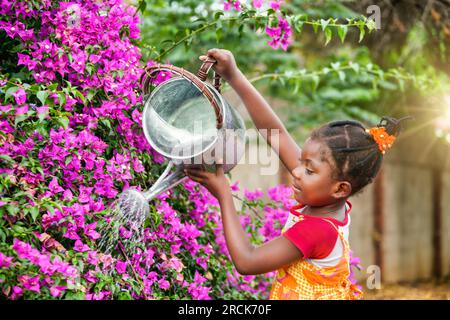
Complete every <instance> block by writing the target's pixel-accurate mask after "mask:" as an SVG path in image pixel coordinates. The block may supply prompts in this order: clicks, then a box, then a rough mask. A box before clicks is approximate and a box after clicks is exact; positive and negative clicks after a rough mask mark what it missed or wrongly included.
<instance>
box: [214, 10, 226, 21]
mask: <svg viewBox="0 0 450 320" xmlns="http://www.w3.org/2000/svg"><path fill="white" fill-rule="evenodd" d="M224 14H225V13H223V11H218V12H216V13H215V14H214V20H219V19H220V17H221V16H223V15H224Z"/></svg>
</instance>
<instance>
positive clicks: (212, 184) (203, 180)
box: [184, 164, 230, 199]
mask: <svg viewBox="0 0 450 320" xmlns="http://www.w3.org/2000/svg"><path fill="white" fill-rule="evenodd" d="M184 172H185V173H186V174H187V175H188V177H189V178H191V179H192V180H194V181H195V182H198V183H200V184H202V185H203V186H204V187H205V188H206V189H208V191H209V192H210V193H211V194H212V195H213V196H214V197H216V198H217V199H220V197H221V196H222V195H223V194H224V193H225V192H226V191H228V190H229V189H230V184H229V182H228V179H227V177H226V176H225V174H224V172H223V167H222V165H220V164H217V165H216V172H208V171H206V170H204V169H202V168H198V167H188V168H186V169H185V170H184Z"/></svg>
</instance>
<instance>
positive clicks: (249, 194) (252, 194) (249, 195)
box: [244, 188, 264, 201]
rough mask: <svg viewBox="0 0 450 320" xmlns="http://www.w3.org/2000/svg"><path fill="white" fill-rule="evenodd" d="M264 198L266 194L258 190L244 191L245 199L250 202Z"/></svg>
mask: <svg viewBox="0 0 450 320" xmlns="http://www.w3.org/2000/svg"><path fill="white" fill-rule="evenodd" d="M263 196H264V192H263V191H262V190H261V189H260V188H257V189H256V190H255V191H248V190H247V189H246V190H244V197H245V198H246V199H247V200H249V201H255V200H258V199H261V198H262V197H263Z"/></svg>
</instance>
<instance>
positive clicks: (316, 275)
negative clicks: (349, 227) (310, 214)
mask: <svg viewBox="0 0 450 320" xmlns="http://www.w3.org/2000/svg"><path fill="white" fill-rule="evenodd" d="M300 218H302V217H301V216H300ZM324 220H325V221H327V222H329V223H330V224H332V225H333V227H334V228H335V229H336V231H337V232H338V234H339V238H340V239H341V241H342V244H343V248H344V252H343V256H342V258H341V259H340V261H339V263H338V264H337V265H336V266H333V267H326V268H320V267H318V266H315V265H313V264H312V263H310V262H308V261H307V260H306V259H300V260H299V261H296V262H294V263H292V264H290V265H288V266H285V267H283V268H280V269H278V270H277V275H276V279H275V282H274V284H273V285H272V290H271V292H270V298H269V299H271V300H359V299H362V298H363V293H362V291H361V290H360V289H359V288H358V287H357V286H356V285H354V284H352V283H351V282H350V280H349V279H348V277H349V275H350V256H349V252H350V250H349V245H348V243H347V241H346V240H345V238H344V236H343V234H342V232H341V231H340V230H339V229H338V228H337V227H336V226H335V225H334V223H332V222H331V221H329V220H327V219H324ZM284 231H285V230H283V232H284Z"/></svg>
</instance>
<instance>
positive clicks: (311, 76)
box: [224, 61, 432, 94]
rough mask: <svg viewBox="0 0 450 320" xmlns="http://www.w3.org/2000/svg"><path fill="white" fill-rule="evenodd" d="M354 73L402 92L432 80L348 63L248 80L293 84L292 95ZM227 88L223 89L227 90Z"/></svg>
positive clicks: (400, 70) (424, 86)
mask: <svg viewBox="0 0 450 320" xmlns="http://www.w3.org/2000/svg"><path fill="white" fill-rule="evenodd" d="M347 71H350V72H354V73H355V74H361V75H364V74H366V75H371V76H372V83H373V86H374V87H375V88H376V87H377V85H378V83H379V82H381V81H388V80H394V81H396V82H397V84H398V85H399V87H400V90H402V91H404V89H405V83H406V82H412V83H413V84H414V85H416V86H417V87H419V88H427V87H429V86H430V85H431V84H432V80H431V79H429V78H428V77H425V76H423V77H418V76H416V75H414V74H411V73H408V72H406V71H403V70H402V69H395V68H392V69H389V70H386V71H384V70H382V69H381V68H379V67H378V66H376V65H374V64H372V63H369V64H367V65H360V64H359V63H354V62H351V61H350V62H348V63H345V64H342V63H340V62H334V63H331V64H330V65H329V66H328V67H324V68H322V69H320V70H315V71H310V72H308V71H307V70H306V69H300V70H287V71H284V72H280V73H267V74H263V75H261V76H257V77H254V78H251V79H249V81H250V82H252V83H254V82H258V81H261V80H264V79H270V80H276V81H280V83H281V84H282V85H285V83H286V81H291V82H294V84H295V89H294V94H295V93H297V92H298V90H299V88H300V85H301V84H302V82H303V81H307V82H310V83H312V88H313V90H316V89H317V87H318V86H319V84H320V78H321V77H324V76H326V75H329V74H335V75H337V76H338V77H339V79H340V80H341V81H345V79H346V77H347V75H346V72H347ZM227 88H229V87H225V88H224V89H227Z"/></svg>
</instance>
